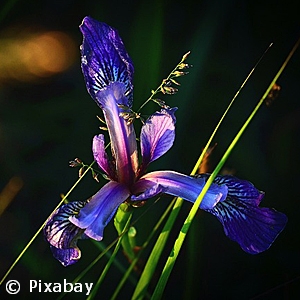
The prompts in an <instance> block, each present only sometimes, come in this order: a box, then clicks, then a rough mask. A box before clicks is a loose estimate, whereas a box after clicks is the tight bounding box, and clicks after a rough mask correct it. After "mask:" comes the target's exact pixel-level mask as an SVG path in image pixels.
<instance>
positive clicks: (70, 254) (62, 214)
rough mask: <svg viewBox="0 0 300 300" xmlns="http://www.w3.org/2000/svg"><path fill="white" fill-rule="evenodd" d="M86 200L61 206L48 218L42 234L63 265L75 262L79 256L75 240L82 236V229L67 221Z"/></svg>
mask: <svg viewBox="0 0 300 300" xmlns="http://www.w3.org/2000/svg"><path fill="white" fill-rule="evenodd" d="M86 203H87V201H74V202H70V203H68V204H65V205H63V206H61V207H60V208H59V209H57V210H56V211H55V212H54V213H53V214H52V215H51V216H50V218H49V219H48V221H47V223H46V225H45V227H44V235H45V238H46V239H47V241H48V242H49V243H50V247H51V251H52V253H53V255H54V257H55V258H56V259H58V260H59V261H60V262H61V263H62V264H63V265H64V266H68V265H71V264H73V263H75V262H76V261H77V260H78V259H79V258H80V256H81V253H80V250H79V248H78V247H77V240H78V239H79V238H82V237H84V234H83V230H82V229H80V228H78V227H77V226H75V225H74V224H72V223H71V222H70V221H69V217H70V216H72V215H75V214H78V212H79V210H80V209H81V208H83V207H84V205H86Z"/></svg>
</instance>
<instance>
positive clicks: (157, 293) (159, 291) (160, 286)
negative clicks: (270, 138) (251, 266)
mask: <svg viewBox="0 0 300 300" xmlns="http://www.w3.org/2000/svg"><path fill="white" fill-rule="evenodd" d="M299 43H300V39H299V40H298V41H297V43H296V44H295V46H294V47H293V49H292V50H291V52H290V53H289V55H288V57H287V58H286V60H285V61H284V63H283V65H282V66H281V68H280V69H279V71H278V72H277V74H276V75H275V77H274V79H273V80H272V82H271V84H270V85H269V87H268V88H267V90H266V92H265V93H264V94H263V96H262V98H261V99H260V100H259V102H258V104H257V105H256V107H255V108H254V110H253V111H252V113H251V114H250V116H249V117H248V119H247V120H246V122H245V123H244V125H243V126H242V127H241V129H240V130H239V132H238V133H237V135H236V136H235V138H234V139H233V141H232V142H231V144H230V145H229V147H228V149H227V150H226V151H225V153H224V155H223V157H222V158H221V160H220V162H219V163H218V165H217V167H216V168H215V170H214V171H213V173H212V174H211V175H210V177H209V178H208V180H207V182H206V184H205V186H204V188H203V190H202V191H201V193H200V195H199V196H198V198H197V200H196V201H195V203H194V204H193V206H192V208H191V210H190V213H189V215H188V216H187V218H186V220H185V222H184V224H183V226H182V228H181V231H180V233H179V235H178V238H177V240H176V241H175V244H174V247H173V249H172V252H171V253H170V255H169V257H168V259H167V262H166V264H165V267H164V269H163V271H162V274H161V276H160V279H159V281H158V283H157V285H156V288H155V290H154V293H153V295H152V298H151V299H160V298H161V297H162V295H163V291H164V289H165V287H166V284H167V282H168V279H169V276H170V274H171V271H172V269H173V267H174V264H175V262H176V259H177V257H178V254H179V252H180V249H181V246H182V244H183V242H184V239H185V237H186V234H187V232H188V230H189V228H190V225H191V222H192V220H193V218H194V216H195V215H196V213H197V211H198V207H199V205H200V203H201V201H202V199H203V197H204V195H205V193H206V192H207V190H208V189H209V187H210V185H211V184H212V182H213V180H214V179H215V177H216V175H217V174H218V173H219V171H220V170H221V168H222V167H223V165H224V163H225V162H226V160H227V158H228V157H229V155H230V153H231V152H232V150H233V148H234V147H235V145H236V144H237V142H238V141H239V139H240V137H241V136H242V134H243V133H244V131H245V129H246V128H247V127H248V125H249V123H250V122H251V120H252V119H253V117H254V116H255V114H256V113H257V111H258V109H259V108H260V106H261V105H262V104H263V103H264V101H265V99H266V98H267V96H268V94H269V93H270V91H271V89H272V87H273V85H274V84H275V83H276V81H277V79H278V78H279V76H280V75H281V73H282V72H283V70H284V69H285V67H286V65H287V63H288V62H289V60H290V58H291V57H292V55H293V54H294V52H295V51H296V49H297V48H298V46H299Z"/></svg>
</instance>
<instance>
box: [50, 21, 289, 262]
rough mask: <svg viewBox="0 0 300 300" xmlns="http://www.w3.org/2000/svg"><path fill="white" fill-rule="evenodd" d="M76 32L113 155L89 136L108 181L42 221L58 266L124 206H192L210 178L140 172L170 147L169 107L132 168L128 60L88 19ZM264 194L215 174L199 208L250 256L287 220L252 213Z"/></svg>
mask: <svg viewBox="0 0 300 300" xmlns="http://www.w3.org/2000/svg"><path fill="white" fill-rule="evenodd" d="M80 29H81V32H82V34H83V44H82V46H81V55H82V60H81V67H82V71H83V75H84V78H85V82H86V86H87V90H88V92H89V94H90V95H91V96H92V98H93V99H94V100H95V102H96V103H97V104H98V105H99V107H100V108H101V109H102V111H103V114H104V118H105V121H106V125H107V129H108V133H109V137H110V143H111V154H112V155H111V157H110V156H109V155H108V153H107V152H106V150H105V139H104V135H103V134H99V135H97V136H95V137H94V139H93V145H92V150H93V154H94V158H95V161H96V162H97V163H98V165H99V167H100V168H101V169H102V171H103V172H104V173H105V174H106V176H107V178H108V179H109V181H108V182H107V183H106V184H105V185H104V186H103V187H102V188H101V189H100V190H99V191H98V192H97V193H96V194H95V195H93V196H92V197H91V198H90V199H88V200H87V201H74V202H70V203H68V204H65V205H63V206H61V207H60V208H59V209H58V210H57V211H55V212H54V213H53V214H52V216H50V218H49V219H48V221H47V224H46V226H45V228H44V234H45V236H46V239H47V240H48V242H49V243H50V245H51V250H52V252H53V255H54V256H55V258H57V259H58V260H59V261H60V262H61V263H62V264H63V265H64V266H67V265H71V264H73V263H75V262H76V261H78V259H79V258H80V255H81V252H80V250H79V248H78V247H77V240H78V239H83V238H92V239H94V240H97V241H100V240H102V238H103V231H104V228H105V226H106V225H107V224H108V222H109V221H110V220H111V218H112V217H113V216H114V214H115V212H116V210H117V209H118V207H119V206H120V204H122V203H123V202H125V201H126V202H128V203H133V202H135V201H144V200H146V199H149V198H151V197H154V196H156V195H159V194H161V193H164V194H169V195H173V196H178V197H181V198H183V199H185V200H187V201H190V202H195V201H196V199H197V197H198V195H199V194H200V192H201V191H202V189H203V187H204V185H205V182H206V180H207V178H208V176H209V175H208V174H201V175H198V176H187V175H184V174H180V173H177V172H174V171H155V172H149V173H146V169H147V166H148V165H149V164H150V163H151V162H152V161H154V160H156V159H158V158H159V157H161V156H162V155H163V154H165V153H166V152H167V151H168V150H169V149H170V148H171V147H172V145H173V142H174V139H175V116H174V113H175V111H176V108H170V109H161V110H160V111H157V112H155V113H154V114H153V115H152V116H150V117H149V118H148V119H147V120H146V121H145V123H144V124H143V126H142V128H141V134H140V138H139V140H140V153H141V163H139V158H138V145H137V139H136V133H135V130H134V127H133V124H132V123H130V122H127V121H126V120H125V119H124V118H123V117H122V113H124V112H126V111H128V110H130V108H131V107H132V99H133V84H132V81H133V72H134V68H133V64H132V61H131V59H130V57H129V56H128V54H127V52H126V50H125V47H124V45H123V42H122V40H121V38H120V37H119V35H118V33H117V31H116V30H115V29H113V28H111V27H110V26H108V25H106V24H104V23H100V22H98V21H96V20H93V19H92V18H90V17H86V18H84V20H83V23H82V25H81V26H80ZM263 196H264V193H263V192H260V191H258V190H257V189H256V188H255V187H254V186H253V185H252V184H251V183H250V182H248V181H245V180H240V179H238V178H236V177H233V176H217V177H216V178H215V180H214V183H213V184H212V185H211V186H210V188H209V190H208V192H207V193H206V194H205V196H204V198H203V200H202V202H201V204H200V209H203V210H205V211H208V212H209V213H211V214H213V215H215V216H216V217H217V218H218V219H219V221H220V222H221V223H222V225H223V227H224V231H225V234H226V235H227V236H228V237H229V238H230V239H232V240H234V241H236V242H238V243H239V245H240V246H241V248H242V249H243V250H245V251H246V252H248V253H251V254H256V253H259V252H262V251H264V250H266V249H268V248H269V247H270V246H271V244H272V243H273V241H274V240H275V238H276V237H277V236H278V234H279V233H280V232H281V231H282V230H283V228H284V226H285V224H286V222H287V217H286V216H285V215H284V214H283V213H280V212H277V211H276V210H274V209H269V208H260V207H259V204H260V202H261V200H262V198H263Z"/></svg>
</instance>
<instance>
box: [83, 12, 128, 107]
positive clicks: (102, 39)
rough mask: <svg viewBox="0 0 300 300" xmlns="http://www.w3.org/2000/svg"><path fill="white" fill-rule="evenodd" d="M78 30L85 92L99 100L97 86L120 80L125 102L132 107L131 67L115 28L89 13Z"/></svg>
mask: <svg viewBox="0 0 300 300" xmlns="http://www.w3.org/2000/svg"><path fill="white" fill-rule="evenodd" d="M80 30H81V32H82V34H83V43H82V46H81V55H82V58H81V68H82V72H83V75H84V78H85V82H86V87H87V90H88V92H89V93H90V95H91V96H92V98H93V99H94V100H95V101H96V102H97V103H98V99H97V98H96V94H97V92H98V91H99V90H102V89H103V88H104V87H106V86H107V85H109V84H110V83H111V82H122V83H123V84H124V85H125V95H126V96H127V98H125V99H126V100H127V102H126V103H124V105H127V106H129V107H131V105H132V94H133V85H132V77H133V72H134V69H133V64H132V61H131V59H130V57H129V55H128V53H127V51H126V49H125V47H124V44H123V42H122V40H121V38H120V36H119V34H118V32H117V30H115V29H114V28H112V27H110V26H108V25H107V24H105V23H101V22H98V21H96V20H94V19H92V18H91V17H85V18H84V19H83V22H82V24H81V25H80ZM98 104H99V103H98Z"/></svg>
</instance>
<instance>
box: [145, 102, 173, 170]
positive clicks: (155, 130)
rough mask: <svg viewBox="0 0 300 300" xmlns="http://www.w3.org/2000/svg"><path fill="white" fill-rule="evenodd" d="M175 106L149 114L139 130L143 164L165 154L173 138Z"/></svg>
mask: <svg viewBox="0 0 300 300" xmlns="http://www.w3.org/2000/svg"><path fill="white" fill-rule="evenodd" d="M175 110H177V108H173V109H162V110H161V111H160V112H156V113H155V114H153V115H152V116H150V117H149V118H148V119H147V121H146V122H145V124H144V125H143V127H142V130H141V151H142V156H143V166H144V168H146V167H147V165H148V164H149V163H150V162H152V161H154V160H156V159H158V158H159V157H161V156H162V155H163V154H165V153H166V152H167V151H168V150H169V149H170V148H171V147H172V145H173V142H174V139H175V116H174V112H175Z"/></svg>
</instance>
